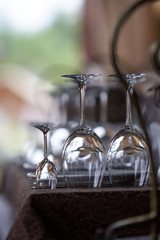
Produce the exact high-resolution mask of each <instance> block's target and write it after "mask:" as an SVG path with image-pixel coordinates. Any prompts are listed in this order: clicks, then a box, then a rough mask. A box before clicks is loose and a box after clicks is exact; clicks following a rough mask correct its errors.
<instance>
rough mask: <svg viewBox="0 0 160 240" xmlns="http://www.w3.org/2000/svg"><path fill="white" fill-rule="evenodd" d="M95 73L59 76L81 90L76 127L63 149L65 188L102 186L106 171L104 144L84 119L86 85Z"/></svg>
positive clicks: (95, 75)
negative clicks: (68, 79) (76, 85)
mask: <svg viewBox="0 0 160 240" xmlns="http://www.w3.org/2000/svg"><path fill="white" fill-rule="evenodd" d="M98 76H100V74H77V75H62V77H67V78H71V79H72V80H73V81H74V82H76V83H77V84H78V87H79V92H80V122H79V126H78V127H77V128H75V129H74V130H73V131H72V133H71V134H70V135H69V137H68V138H67V140H66V142H65V144H64V147H63V151H62V162H63V173H64V177H65V181H66V184H67V186H68V187H101V184H102V180H103V175H104V173H105V170H106V164H107V163H106V155H105V148H104V145H103V143H102V141H101V139H100V138H99V137H98V135H97V134H96V133H95V132H94V131H93V130H92V129H91V128H89V127H88V126H86V125H85V121H84V101H85V88H86V84H87V82H89V81H90V80H91V79H93V78H95V77H98Z"/></svg>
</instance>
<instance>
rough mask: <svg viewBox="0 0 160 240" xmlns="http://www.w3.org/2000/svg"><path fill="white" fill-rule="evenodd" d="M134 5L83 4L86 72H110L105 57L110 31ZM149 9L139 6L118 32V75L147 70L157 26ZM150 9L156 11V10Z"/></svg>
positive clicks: (123, 1) (97, 0)
mask: <svg viewBox="0 0 160 240" xmlns="http://www.w3.org/2000/svg"><path fill="white" fill-rule="evenodd" d="M135 2H137V0H129V1H128V0H86V2H85V14H84V46H85V52H86V68H87V67H88V68H89V67H93V68H94V67H95V66H99V67H101V69H103V70H104V71H105V72H109V71H113V69H112V66H111V63H110V57H109V50H110V42H111V37H112V34H113V30H114V28H115V25H116V23H117V21H118V20H119V18H120V16H121V15H122V14H123V13H124V12H125V11H126V10H127V9H128V8H129V7H130V6H131V5H132V4H134V3H135ZM152 5H153V4H145V5H144V6H141V7H140V8H139V9H138V10H137V11H136V12H135V13H134V14H132V16H131V17H130V18H129V21H127V23H126V24H125V26H124V27H123V29H122V31H121V34H120V38H119V42H118V43H119V44H118V56H119V58H120V59H121V63H122V71H132V72H133V71H134V72H139V71H141V70H143V69H144V68H146V67H148V63H149V61H150V60H149V47H150V45H151V43H152V42H153V41H154V40H155V39H156V38H157V22H156V17H155V14H154V11H153V6H152ZM154 5H155V4H154ZM154 8H155V9H156V10H157V7H156V6H154ZM98 70H100V69H98Z"/></svg>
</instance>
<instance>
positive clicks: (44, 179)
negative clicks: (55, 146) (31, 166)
mask: <svg viewBox="0 0 160 240" xmlns="http://www.w3.org/2000/svg"><path fill="white" fill-rule="evenodd" d="M31 125H32V126H33V127H35V128H37V129H39V130H41V131H42V133H43V136H44V159H43V160H42V161H41V162H40V163H39V164H38V165H37V167H36V182H37V188H51V189H55V188H56V184H57V170H56V167H55V165H54V163H53V162H52V161H50V160H49V159H48V151H47V133H48V132H49V131H50V130H52V129H54V128H55V125H54V124H53V123H48V122H46V123H39V122H37V123H32V124H31Z"/></svg>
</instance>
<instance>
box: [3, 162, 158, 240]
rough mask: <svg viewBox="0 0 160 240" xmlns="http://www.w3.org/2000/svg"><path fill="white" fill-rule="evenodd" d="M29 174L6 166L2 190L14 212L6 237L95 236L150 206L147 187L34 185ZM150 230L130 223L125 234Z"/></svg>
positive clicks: (52, 238)
mask: <svg viewBox="0 0 160 240" xmlns="http://www.w3.org/2000/svg"><path fill="white" fill-rule="evenodd" d="M26 174H27V172H26V170H25V169H23V168H22V167H21V166H18V165H17V164H15V163H12V162H10V163H7V164H6V166H5V168H4V172H3V181H2V192H3V194H5V196H6V197H7V198H8V200H9V201H10V202H11V204H12V206H13V209H14V214H15V219H14V223H13V225H12V227H11V229H10V231H9V234H8V237H7V240H12V239H16V240H19V239H24V240H27V239H32V240H34V239H35V240H42V239H43V240H44V239H45V240H55V239H56V240H59V239H60V240H62V239H66V240H72V239H74V240H75V239H76V240H79V239H83V240H85V239H86V240H90V239H92V240H93V239H94V234H95V231H96V229H98V228H102V229H105V228H106V227H107V226H108V225H110V224H112V223H114V222H115V221H117V220H120V219H124V218H127V217H131V216H137V215H140V214H144V213H148V212H149V210H150V189H149V188H148V187H146V188H113V187H105V188H99V189H91V188H90V189H89V188H88V189H87V188H82V189H80V188H77V189H68V188H56V189H54V190H49V189H33V188H32V187H31V185H32V181H31V180H29V179H28V178H27V175H26ZM158 199H160V191H158ZM159 223H160V217H159V218H158V224H159ZM148 230H149V227H148V225H146V224H145V225H143V226H137V227H136V228H135V227H132V228H131V227H130V228H127V229H125V230H124V231H122V236H125V235H126V236H128V235H129V236H137V235H145V234H148Z"/></svg>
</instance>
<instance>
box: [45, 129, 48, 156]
mask: <svg viewBox="0 0 160 240" xmlns="http://www.w3.org/2000/svg"><path fill="white" fill-rule="evenodd" d="M47 155H48V153H47V133H44V159H46V158H47Z"/></svg>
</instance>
